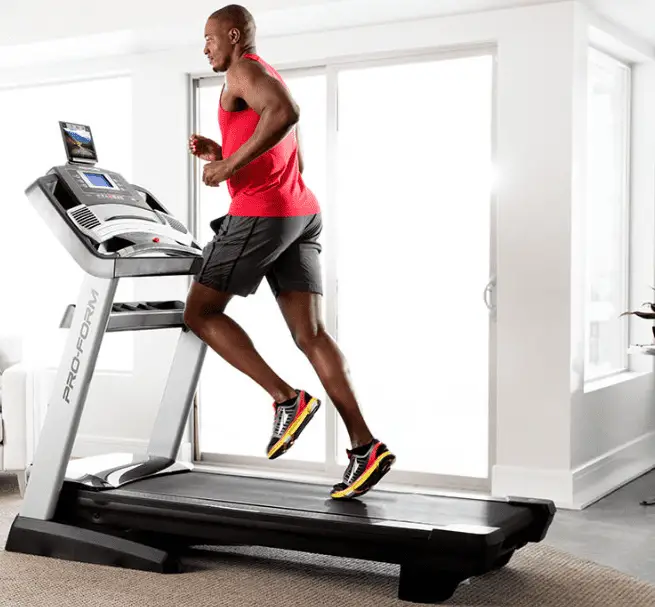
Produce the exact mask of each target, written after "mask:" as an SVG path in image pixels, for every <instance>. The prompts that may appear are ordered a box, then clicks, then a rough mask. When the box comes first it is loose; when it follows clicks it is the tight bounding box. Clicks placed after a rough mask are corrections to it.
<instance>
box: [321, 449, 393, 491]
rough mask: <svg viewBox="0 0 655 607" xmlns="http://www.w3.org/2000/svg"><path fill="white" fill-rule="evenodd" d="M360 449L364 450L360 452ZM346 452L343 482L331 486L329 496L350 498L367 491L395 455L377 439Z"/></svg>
mask: <svg viewBox="0 0 655 607" xmlns="http://www.w3.org/2000/svg"><path fill="white" fill-rule="evenodd" d="M360 449H361V450H362V451H364V452H363V453H360ZM355 451H357V452H355ZM347 453H348V457H349V458H350V463H349V464H348V467H347V468H346V472H345V473H344V475H343V482H341V483H339V484H338V485H335V486H334V487H333V488H332V493H331V494H330V496H331V497H332V498H333V499H351V498H353V497H359V496H360V495H364V494H365V493H367V492H369V491H370V490H371V489H372V488H373V487H374V486H375V485H377V484H378V483H379V482H380V481H381V480H382V477H383V476H384V475H385V474H386V473H387V472H389V470H390V469H391V466H392V465H393V463H394V462H395V461H396V456H395V455H394V454H393V453H391V451H389V449H387V446H386V445H385V444H384V443H381V442H380V441H379V440H377V439H374V440H373V442H372V443H371V444H370V445H367V446H366V447H365V448H359V449H357V450H352V451H351V450H350V449H348V450H347Z"/></svg>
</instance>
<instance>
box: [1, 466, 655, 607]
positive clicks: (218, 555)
mask: <svg viewBox="0 0 655 607" xmlns="http://www.w3.org/2000/svg"><path fill="white" fill-rule="evenodd" d="M10 483H11V481H10V480H8V479H7V477H4V478H3V477H0V547H2V548H4V545H5V540H6V536H7V532H8V528H9V525H10V523H11V520H12V518H13V516H14V515H15V513H16V512H17V511H18V508H19V505H20V498H19V496H18V494H17V493H16V489H15V487H14V486H12V485H11V484H10ZM187 566H188V568H189V572H188V573H183V574H178V575H166V576H164V575H157V574H151V573H144V572H137V571H130V570H123V569H115V568H110V567H100V566H96V565H86V564H81V563H71V562H66V561H58V560H54V559H46V558H40V557H32V556H26V555H20V554H14V553H8V552H4V551H3V550H1V549H0V605H2V606H3V607H4V606H11V607H41V606H43V607H110V606H111V607H149V606H153V607H154V606H156V607H184V606H187V605H188V606H189V607H210V606H211V607H259V606H261V607H265V606H278V605H283V606H284V607H287V606H289V607H290V606H291V605H295V606H297V607H322V606H324V607H328V606H329V607H334V606H347V607H369V606H370V607H385V606H391V605H410V603H405V602H402V601H399V600H398V599H396V585H397V574H398V569H397V567H394V566H389V565H379V564H376V563H368V562H359V561H350V560H345V559H332V558H328V557H321V556H315V555H308V554H298V553H293V552H284V551H275V550H265V549H254V548H253V549H248V550H246V549H225V550H223V549H221V550H220V551H219V552H215V551H212V552H209V551H208V552H204V553H202V555H201V556H199V557H198V558H194V559H193V560H189V561H188V563H187ZM446 604H447V605H457V606H458V607H468V606H471V607H473V606H480V607H482V606H484V607H590V606H594V607H624V606H625V607H653V606H654V605H655V586H652V585H649V584H646V583H643V582H640V581H637V580H635V579H633V578H631V577H629V576H627V575H624V574H622V573H619V572H617V571H614V570H612V569H608V568H605V567H601V566H599V565H596V564H593V563H588V562H585V561H582V560H580V559H577V558H575V557H573V556H570V555H568V554H564V553H562V552H558V551H557V550H554V549H553V548H550V547H548V546H545V545H543V544H538V545H532V546H529V547H526V548H524V549H523V550H520V551H519V552H518V553H517V554H516V556H515V557H514V559H513V560H512V561H511V563H510V564H509V565H508V566H507V567H506V568H505V569H504V570H502V571H499V572H495V573H492V574H489V575H486V576H483V577H481V578H475V579H473V580H472V581H471V582H470V583H468V584H465V585H462V586H460V587H459V589H458V590H457V592H456V594H455V595H454V597H453V598H452V599H451V600H450V601H448V602H447V603H446Z"/></svg>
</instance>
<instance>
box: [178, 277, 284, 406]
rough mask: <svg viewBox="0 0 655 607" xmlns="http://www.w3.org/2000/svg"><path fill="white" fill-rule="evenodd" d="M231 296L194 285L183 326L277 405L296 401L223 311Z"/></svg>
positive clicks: (190, 292) (242, 332) (249, 340)
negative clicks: (244, 375)
mask: <svg viewBox="0 0 655 607" xmlns="http://www.w3.org/2000/svg"><path fill="white" fill-rule="evenodd" d="M231 299H232V295H231V294H229V293H221V292H219V291H215V290H214V289H211V288H209V287H206V286H204V285H201V284H199V283H197V282H194V283H193V284H192V286H191V289H190V290H189V294H188V296H187V302H186V308H185V311H184V322H185V324H186V325H187V326H188V327H189V329H191V330H192V331H193V332H194V333H195V334H196V335H197V336H198V337H199V338H200V339H202V341H204V342H205V343H206V344H207V345H208V346H209V347H210V348H211V349H212V350H214V351H215V352H216V353H217V354H218V355H219V356H221V357H222V358H223V359H224V360H226V361H227V362H228V363H230V364H231V365H232V366H233V367H235V368H236V369H238V370H239V371H241V372H242V373H245V374H246V375H247V376H248V377H250V378H251V379H253V380H254V381H255V382H257V383H258V384H259V385H260V386H261V387H262V388H263V389H264V390H266V392H268V393H269V394H270V395H271V398H273V400H274V401H275V402H277V403H283V402H285V401H287V400H289V399H291V398H295V397H296V391H295V390H294V389H293V388H292V387H291V386H290V385H289V384H288V383H286V382H285V381H284V380H282V379H281V378H280V377H279V376H278V375H277V374H276V373H275V372H274V371H273V369H271V368H270V367H269V366H268V364H267V363H266V361H265V360H264V359H263V358H262V357H261V356H260V354H259V353H258V352H257V350H256V349H255V346H254V344H253V343H252V340H251V339H250V337H249V336H248V334H247V333H246V332H245V331H244V330H243V329H242V328H241V326H240V325H239V324H237V323H236V322H235V321H234V320H233V319H232V318H230V317H229V316H227V315H226V314H225V308H226V306H227V304H228V303H229V301H230V300H231Z"/></svg>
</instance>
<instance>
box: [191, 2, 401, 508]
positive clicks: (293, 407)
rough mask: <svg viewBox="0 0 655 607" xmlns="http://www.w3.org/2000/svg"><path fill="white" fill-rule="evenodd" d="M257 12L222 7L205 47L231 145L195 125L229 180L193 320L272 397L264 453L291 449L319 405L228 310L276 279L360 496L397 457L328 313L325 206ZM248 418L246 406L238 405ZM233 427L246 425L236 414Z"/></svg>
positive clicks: (340, 489)
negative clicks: (374, 422)
mask: <svg viewBox="0 0 655 607" xmlns="http://www.w3.org/2000/svg"><path fill="white" fill-rule="evenodd" d="M255 31H256V28H255V21H254V19H253V17H252V15H251V14H250V13H249V12H248V10H246V9H245V8H244V7H242V6H238V5H229V6H226V7H224V8H222V9H220V10H218V11H216V12H215V13H213V14H212V15H211V16H210V17H209V19H208V20H207V23H206V25H205V48H204V53H205V55H206V56H207V58H208V59H209V63H210V64H211V66H212V68H213V70H214V71H215V72H219V73H223V74H225V84H224V86H223V90H222V91H221V97H220V102H219V108H218V121H219V126H220V130H221V135H222V146H221V145H219V144H218V143H216V142H215V141H212V140H210V139H208V138H206V137H202V136H200V135H197V134H194V135H192V136H191V138H190V140H189V149H190V152H191V153H192V154H194V155H195V156H197V157H199V158H201V159H202V160H206V161H208V162H207V164H206V165H205V166H204V170H203V181H204V183H205V185H207V186H209V187H217V186H219V184H221V183H223V182H226V183H227V187H228V190H229V192H230V195H231V204H230V208H229V211H228V213H227V215H225V216H223V217H219V218H218V219H215V220H214V221H212V223H211V227H212V229H213V231H214V233H215V236H214V237H213V239H212V240H211V242H209V243H208V244H207V246H206V247H205V249H204V255H203V265H202V268H201V270H200V271H199V273H198V275H197V276H196V277H195V279H194V282H193V284H192V286H191V289H190V291H189V294H188V298H187V302H186V311H185V321H186V324H187V325H188V327H189V328H190V329H191V330H192V331H193V332H194V333H195V334H197V335H198V336H199V337H200V339H202V340H203V341H204V342H205V343H207V345H208V346H209V347H211V348H212V349H213V350H214V351H215V352H217V353H218V354H219V355H220V356H222V357H223V358H224V359H225V360H226V361H227V362H228V363H230V364H231V365H232V366H234V367H235V368H237V369H238V370H240V371H241V372H242V373H245V374H246V375H248V376H249V377H250V378H251V379H253V380H254V381H255V382H257V383H258V384H259V385H260V386H261V387H262V388H263V389H264V390H266V391H267V392H268V394H270V396H271V398H272V399H273V401H274V412H275V413H274V423H273V433H272V436H271V439H270V441H269V444H268V448H267V456H268V458H270V459H274V458H277V457H279V456H280V455H282V454H283V453H285V452H286V451H287V450H288V449H289V448H290V447H291V446H292V445H293V444H294V442H295V441H296V440H297V439H298V437H299V436H300V434H301V433H302V431H303V429H304V428H305V427H306V426H307V424H308V423H309V422H310V421H311V419H312V417H313V416H314V415H315V414H316V411H317V410H318V408H319V407H320V401H319V400H318V399H317V398H315V397H313V396H312V395H310V394H308V393H307V392H306V391H305V390H301V389H294V388H292V385H291V384H289V383H287V382H286V381H284V380H283V379H282V378H280V377H279V376H278V375H277V374H276V373H275V372H274V371H273V370H272V369H271V367H270V366H269V365H268V364H267V363H266V362H265V361H264V360H263V359H262V357H261V356H260V355H259V353H258V352H257V350H256V349H255V347H254V345H253V343H252V341H251V340H250V338H249V337H248V335H247V334H246V332H245V331H244V330H243V329H242V328H241V327H240V326H239V325H238V324H237V323H236V322H235V321H234V320H233V319H232V318H230V317H229V316H227V315H226V314H225V309H226V307H227V304H228V302H229V301H230V300H231V299H232V298H233V297H234V296H235V295H238V296H241V297H247V296H248V295H250V294H253V293H254V292H255V291H256V290H257V288H258V286H259V284H260V283H261V281H262V279H263V278H264V277H266V280H267V281H268V284H269V286H270V288H271V290H272V291H273V294H274V296H275V298H276V300H277V303H278V305H279V307H280V310H281V312H282V315H283V316H284V319H285V321H286V323H287V325H288V327H289V330H290V331H291V334H292V336H293V339H294V340H295V343H296V344H297V345H298V347H299V348H300V350H301V351H302V352H303V353H304V354H305V355H306V356H307V358H308V360H309V361H310V363H311V364H312V366H313V367H314V369H315V370H316V373H317V374H318V376H319V378H320V380H321V383H322V384H323V386H324V388H325V390H326V392H327V394H328V395H329V396H330V399H331V401H332V402H333V403H334V405H335V406H336V408H337V410H338V412H339V414H340V416H341V418H342V420H343V422H344V424H345V426H346V428H347V430H348V434H349V436H350V441H351V449H348V456H349V460H350V461H349V464H348V467H347V468H346V471H345V473H344V476H343V478H342V480H341V482H340V483H338V484H336V485H335V486H334V487H333V489H332V491H331V496H332V497H333V498H334V499H348V498H353V497H357V496H361V495H363V494H364V493H366V492H367V491H369V490H370V489H371V488H372V487H373V486H375V485H376V484H377V483H378V482H379V481H380V479H381V478H382V477H383V476H384V475H385V474H386V473H387V472H388V471H389V469H390V467H391V465H392V464H393V462H394V461H395V456H394V455H393V454H392V453H391V452H390V451H389V449H388V448H387V447H386V445H385V444H384V443H382V442H381V441H379V440H378V439H376V438H374V437H373V435H372V434H371V431H370V430H369V428H368V426H367V424H366V422H365V421H364V418H363V416H362V413H361V411H360V408H359V405H358V403H357V399H356V398H355V394H354V391H353V388H352V385H351V383H350V379H349V377H348V370H347V366H348V365H347V362H346V360H345V359H344V357H343V354H342V353H341V351H340V350H339V348H338V346H337V344H336V343H335V341H334V340H333V339H332V338H331V336H330V335H329V334H328V333H327V331H326V330H325V325H324V323H323V319H322V317H321V297H322V292H323V290H322V284H321V266H320V260H319V254H320V252H321V245H320V244H319V236H320V234H321V229H322V221H321V209H320V206H319V203H318V201H317V199H316V197H315V196H314V194H313V193H312V191H311V190H310V189H309V188H308V187H307V185H306V184H305V182H304V181H303V178H302V175H301V173H302V171H303V160H302V156H301V151H300V147H299V145H298V133H297V125H298V119H299V115H300V111H299V108H298V105H297V104H296V103H295V101H294V100H293V98H292V97H291V94H290V93H289V90H288V88H287V87H286V85H285V84H284V81H283V80H282V77H281V76H280V74H278V73H277V71H275V69H273V68H272V67H271V66H270V65H269V64H268V63H266V61H264V60H263V59H262V58H261V57H260V56H259V55H258V54H257V51H256V48H255ZM230 411H231V412H233V413H234V415H236V416H240V415H241V413H240V412H239V403H234V407H232V408H231V409H230ZM234 426H235V428H239V427H241V426H247V420H246V421H245V423H243V424H240V423H238V420H235V423H234Z"/></svg>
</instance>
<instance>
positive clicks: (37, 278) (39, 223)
mask: <svg viewBox="0 0 655 607" xmlns="http://www.w3.org/2000/svg"><path fill="white" fill-rule="evenodd" d="M0 115H1V116H3V127H2V128H3V141H5V142H11V145H3V146H0V164H1V165H2V168H3V186H4V188H5V193H4V199H3V202H2V204H1V205H0V259H1V260H2V261H1V264H2V280H3V283H4V285H5V286H6V285H10V287H9V288H8V289H7V290H6V291H5V290H4V289H3V297H1V298H0V318H2V319H11V327H19V331H20V332H21V333H22V334H23V335H24V337H25V340H26V343H25V346H24V347H25V352H26V358H28V359H30V360H32V361H34V362H35V363H37V364H44V365H48V366H58V365H59V358H60V356H61V352H62V348H63V345H64V343H65V340H66V336H67V331H66V330H62V329H58V326H59V323H60V321H61V318H62V316H63V314H64V311H65V308H66V306H67V305H68V304H71V303H75V302H76V301H77V296H78V293H79V289H80V287H81V284H82V280H83V277H84V272H83V271H82V270H81V269H80V267H79V266H78V265H77V264H76V263H75V261H74V260H73V258H72V257H71V256H70V255H69V253H68V252H67V251H66V250H65V249H64V247H63V246H62V245H61V244H60V243H59V241H58V240H57V239H56V238H55V236H54V235H53V234H52V232H51V231H50V230H49V229H48V227H47V225H46V224H45V222H44V221H43V220H42V219H41V217H40V216H39V214H38V213H37V212H36V211H35V210H34V209H33V207H32V206H31V204H30V203H29V201H28V200H27V198H26V196H25V193H24V191H25V188H26V187H27V186H28V185H29V184H30V183H32V182H33V181H34V180H35V179H36V178H38V177H40V176H42V175H44V174H45V173H46V172H47V171H48V170H49V169H50V168H52V167H53V166H57V165H62V164H65V163H66V160H67V159H66V155H65V150H64V146H63V142H62V139H61V134H60V131H59V121H60V120H64V121H69V122H76V123H83V124H88V125H90V126H91V129H92V131H93V136H94V139H95V141H96V148H97V150H98V157H99V162H98V166H99V167H102V168H107V169H111V170H114V171H117V172H119V173H122V174H123V175H124V176H125V178H126V179H128V180H130V179H131V177H132V126H131V125H132V90H131V79H130V78H129V77H120V78H106V79H97V80H88V81H80V82H71V83H63V84H53V85H47V86H33V87H22V88H16V89H9V90H3V91H0ZM133 290H134V289H133V283H132V279H123V280H121V281H120V282H119V284H118V290H117V293H116V299H117V301H120V300H123V301H125V300H127V301H130V300H132V299H133V298H134V295H133ZM97 366H98V368H99V369H104V370H126V371H127V370H131V369H132V366H133V335H132V334H131V333H122V334H120V333H110V334H107V335H106V336H105V339H104V341H103V345H102V348H101V350H100V355H99V357H98V363H97Z"/></svg>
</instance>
